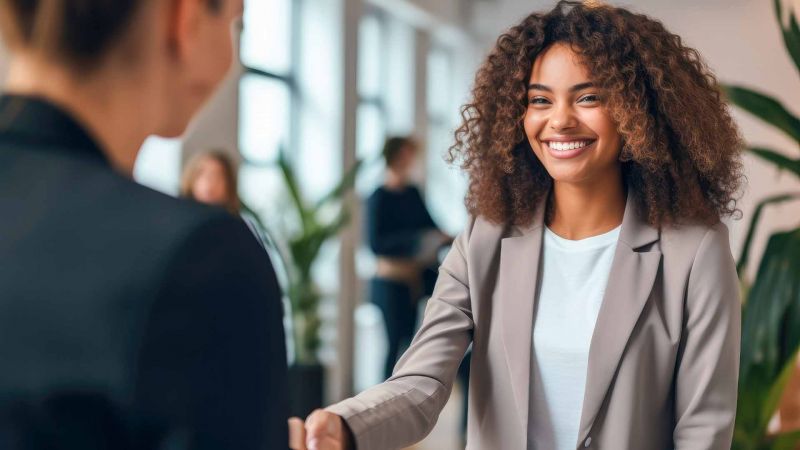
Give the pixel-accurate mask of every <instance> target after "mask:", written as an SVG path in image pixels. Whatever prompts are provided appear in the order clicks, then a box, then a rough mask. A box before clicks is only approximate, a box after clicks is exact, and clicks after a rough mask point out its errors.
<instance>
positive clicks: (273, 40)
mask: <svg viewBox="0 0 800 450" xmlns="http://www.w3.org/2000/svg"><path fill="white" fill-rule="evenodd" d="M242 21H243V24H244V26H243V31H242V36H241V43H240V53H241V59H242V63H243V64H244V65H245V66H247V67H251V68H254V69H258V70H261V71H264V72H269V73H274V74H281V75H287V74H289V72H290V70H291V62H292V61H291V60H292V55H291V45H290V42H291V38H292V1H291V0H246V1H245V11H244V16H243V18H242Z"/></svg>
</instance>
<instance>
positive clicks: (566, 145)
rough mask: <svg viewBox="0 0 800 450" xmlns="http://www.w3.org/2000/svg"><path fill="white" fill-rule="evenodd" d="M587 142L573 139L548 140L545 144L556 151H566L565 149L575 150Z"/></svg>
mask: <svg viewBox="0 0 800 450" xmlns="http://www.w3.org/2000/svg"><path fill="white" fill-rule="evenodd" d="M587 144H588V142H586V141H574V142H555V141H550V142H548V143H547V146H548V147H550V148H552V149H553V150H558V151H566V150H575V149H576V148H582V147H585V146H586V145H587Z"/></svg>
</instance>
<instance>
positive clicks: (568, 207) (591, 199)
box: [549, 173, 626, 240]
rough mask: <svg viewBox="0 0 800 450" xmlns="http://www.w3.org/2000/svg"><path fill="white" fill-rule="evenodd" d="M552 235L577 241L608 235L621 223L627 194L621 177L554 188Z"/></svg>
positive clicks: (563, 184)
mask: <svg viewBox="0 0 800 450" xmlns="http://www.w3.org/2000/svg"><path fill="white" fill-rule="evenodd" d="M552 201H553V216H552V221H551V223H550V224H549V227H550V229H551V230H553V232H554V233H556V234H558V235H559V236H562V237H564V238H566V239H572V240H578V239H584V238H587V237H591V236H596V235H598V234H603V233H605V232H608V231H611V230H613V229H614V228H616V227H618V226H619V225H620V224H621V223H622V218H623V216H624V215H625V201H626V192H625V186H624V184H623V182H622V175H621V173H618V174H616V175H615V176H613V177H606V179H605V180H599V181H598V182H593V183H566V182H558V181H556V182H555V183H554V184H553V199H552Z"/></svg>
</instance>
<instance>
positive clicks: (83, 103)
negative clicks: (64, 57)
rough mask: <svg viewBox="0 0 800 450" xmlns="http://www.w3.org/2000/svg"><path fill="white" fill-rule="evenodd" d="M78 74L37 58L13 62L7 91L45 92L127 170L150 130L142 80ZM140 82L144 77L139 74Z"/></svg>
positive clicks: (43, 95)
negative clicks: (137, 84)
mask: <svg viewBox="0 0 800 450" xmlns="http://www.w3.org/2000/svg"><path fill="white" fill-rule="evenodd" d="M100 71H102V73H100V72H98V73H93V74H90V75H86V76H79V75H76V74H73V73H71V72H69V71H68V70H66V69H64V68H63V67H61V66H56V65H54V64H49V63H43V62H41V61H37V60H36V59H34V58H25V57H22V56H18V57H16V58H15V59H14V60H12V62H11V66H10V68H9V73H8V79H7V82H6V86H5V91H6V92H8V93H11V94H18V95H28V96H37V97H41V98H44V99H46V100H48V101H50V102H52V103H54V104H55V105H57V106H58V107H60V108H62V109H64V110H65V111H66V112H68V113H69V114H70V115H71V116H72V117H73V118H74V119H75V120H77V121H78V122H79V123H80V124H81V125H82V126H83V127H84V128H86V130H87V131H88V133H89V134H90V135H91V136H92V138H93V139H94V140H95V141H97V143H98V145H99V146H100V148H101V150H102V151H103V153H104V154H105V156H106V158H107V159H108V160H109V161H110V163H111V165H112V166H113V167H114V168H115V169H116V170H118V171H119V172H121V173H124V174H126V175H128V176H132V174H133V166H134V163H135V161H136V156H137V154H138V152H139V149H140V148H141V146H142V143H143V142H144V140H145V138H147V136H148V135H149V134H150V133H151V130H150V127H149V126H148V123H147V120H148V118H149V117H153V115H152V114H147V112H146V111H145V107H144V106H143V105H144V104H145V103H144V100H145V99H144V98H143V96H142V95H140V94H141V92H142V91H143V89H142V88H141V85H139V86H138V87H136V85H135V84H134V82H135V80H132V79H131V77H130V76H126V75H121V74H116V73H107V70H104V69H100ZM138 82H139V83H141V80H138Z"/></svg>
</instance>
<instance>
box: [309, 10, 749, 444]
mask: <svg viewBox="0 0 800 450" xmlns="http://www.w3.org/2000/svg"><path fill="white" fill-rule="evenodd" d="M463 116H464V122H463V125H462V126H461V127H460V128H459V130H458V131H457V133H456V139H457V141H456V144H455V145H454V147H453V148H452V149H451V152H450V156H451V159H453V160H458V161H460V162H461V165H462V167H463V168H464V169H465V170H466V171H467V172H468V173H469V175H470V187H469V192H468V194H467V207H468V209H469V211H470V213H471V215H472V217H473V219H472V220H471V221H470V223H469V224H468V226H467V228H466V230H465V231H464V232H463V233H462V234H461V235H460V236H459V237H458V238H457V239H456V242H455V244H454V248H453V249H452V251H451V252H450V254H449V255H448V257H447V258H446V260H445V262H444V263H443V265H442V267H441V269H440V274H439V279H438V282H437V286H436V289H435V291H434V294H433V296H432V298H431V299H430V300H429V303H428V308H427V311H426V313H425V321H424V324H423V326H422V328H421V329H420V331H419V333H418V334H417V336H416V337H415V339H414V342H413V343H412V345H411V347H410V348H409V350H408V351H407V352H406V354H405V355H404V356H403V357H402V359H401V360H400V362H399V363H398V365H397V366H396V367H395V370H394V373H393V375H392V377H391V378H390V379H389V380H388V381H387V382H385V383H383V384H381V385H379V386H376V387H374V388H371V389H369V390H367V391H366V392H363V393H362V394H360V395H358V396H357V397H355V398H352V399H348V400H345V401H343V402H341V403H338V404H336V405H334V406H332V407H329V408H327V410H325V411H317V412H315V413H314V414H312V416H311V417H309V419H308V421H307V423H306V430H307V432H308V436H307V443H308V446H309V448H311V449H342V448H357V449H359V450H372V449H376V450H378V449H380V450H385V449H395V448H400V447H403V446H407V445H410V444H412V443H414V442H417V441H419V440H421V439H422V438H423V437H424V436H425V435H426V434H427V433H428V432H430V430H431V429H432V428H433V425H434V424H435V422H436V419H437V417H438V415H439V412H440V411H441V410H442V408H443V406H444V404H445V403H446V402H447V400H448V397H449V394H450V389H451V386H452V382H453V378H454V376H455V373H456V368H457V367H458V364H459V362H460V360H461V358H462V356H463V355H464V351H465V350H466V348H467V347H468V346H469V345H470V344H472V366H471V380H470V386H469V389H470V395H469V400H470V404H469V425H468V438H467V448H469V449H475V450H478V449H502V450H511V449H519V450H524V449H537V450H552V449H556V450H566V449H573V450H574V449H576V448H600V449H612V450H625V449H630V450H647V449H653V450H660V449H718V450H722V449H729V448H730V444H731V437H732V433H733V423H734V417H735V412H736V392H737V375H738V363H739V356H738V355H739V352H738V348H739V334H740V301H739V294H738V283H737V278H736V271H735V268H734V262H733V258H732V257H731V252H730V247H729V242H728V232H727V228H726V227H725V226H724V225H723V224H722V223H721V222H720V218H721V217H723V216H726V215H732V214H734V213H736V212H737V210H736V196H737V194H738V192H739V185H740V181H741V175H740V172H741V163H740V149H741V147H742V145H741V139H740V136H739V134H738V131H737V129H736V126H735V125H734V123H733V120H732V119H731V117H730V115H729V113H728V110H727V108H726V105H725V102H724V99H722V98H721V97H720V93H719V90H718V88H717V83H716V80H715V78H714V76H713V75H712V74H711V72H710V71H709V69H708V68H707V67H706V66H705V64H704V63H703V62H702V60H701V58H700V56H699V55H698V53H697V52H696V51H695V50H693V49H691V48H688V47H686V46H685V45H684V44H683V42H682V40H681V38H680V37H678V36H676V35H674V34H672V33H670V32H669V31H667V30H666V29H665V28H664V26H663V25H662V24H661V23H660V22H658V21H656V20H653V19H651V18H649V17H647V16H644V15H639V14H634V13H632V12H630V11H628V10H625V9H622V8H617V7H612V6H607V5H603V4H598V3H597V2H592V3H588V2H587V3H577V2H567V1H562V2H559V3H558V5H557V6H556V7H555V8H554V9H553V10H552V11H550V12H547V13H544V14H538V13H537V14H532V15H530V16H528V17H527V18H525V19H524V20H523V21H522V22H521V23H520V24H519V25H517V26H515V27H513V28H511V29H510V30H509V31H508V32H506V33H505V34H503V35H502V36H500V38H499V39H498V41H497V44H496V46H495V48H494V50H493V51H492V52H491V54H490V55H489V57H488V59H487V60H486V62H485V63H484V64H483V66H482V67H481V68H480V70H479V72H478V74H477V78H476V82H475V86H474V90H473V100H472V102H471V103H470V104H468V105H466V107H464V109H463Z"/></svg>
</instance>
